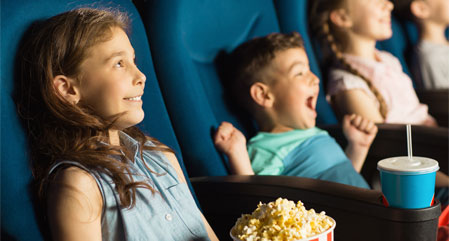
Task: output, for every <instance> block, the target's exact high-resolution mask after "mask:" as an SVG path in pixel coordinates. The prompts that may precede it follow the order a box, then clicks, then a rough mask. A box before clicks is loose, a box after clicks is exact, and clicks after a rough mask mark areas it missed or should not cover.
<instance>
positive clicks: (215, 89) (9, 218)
mask: <svg viewBox="0 0 450 241" xmlns="http://www.w3.org/2000/svg"><path fill="white" fill-rule="evenodd" d="M307 2H308V1H297V0H280V1H272V0H246V1H245V2H243V1H239V0H227V1H222V0H208V1H204V0H164V1H158V0H147V1H135V2H134V3H133V2H131V1H129V0H112V1H100V2H96V3H92V1H89V0H81V1H75V2H74V1H70V0H42V1H27V0H15V1H2V2H1V29H2V32H1V39H2V45H1V60H2V61H1V88H0V91H1V92H0V93H1V229H2V237H1V238H2V240H44V239H46V238H48V237H47V233H46V232H45V230H46V226H45V220H41V219H40V217H42V215H40V211H41V208H39V207H34V206H33V204H34V203H35V202H34V197H33V196H32V195H30V193H31V192H30V185H29V184H30V181H31V179H32V177H31V171H30V169H29V162H28V153H27V140H26V137H25V135H24V131H23V129H22V127H21V126H20V122H19V118H18V116H17V113H16V111H15V106H14V101H13V97H12V96H13V93H14V88H15V85H14V76H15V74H16V73H15V59H16V54H17V49H18V47H19V46H20V43H21V39H22V38H23V35H24V33H25V31H26V30H27V29H28V27H29V26H30V25H31V24H32V23H33V22H35V21H38V20H42V19H45V18H48V17H51V16H53V15H56V14H58V13H61V12H64V11H67V10H70V9H73V8H78V7H112V8H118V9H120V10H122V11H126V12H128V13H129V15H130V17H131V22H132V26H131V29H132V30H131V34H130V40H131V42H132V45H133V47H134V48H135V49H136V61H137V65H138V66H139V68H140V69H141V71H142V72H143V73H144V74H145V75H146V76H147V82H146V91H145V95H144V96H143V102H144V111H145V113H146V117H145V120H144V121H143V122H142V123H141V124H140V127H141V128H142V129H143V130H144V131H145V132H146V133H148V134H150V135H151V136H154V137H156V138H158V139H159V140H161V141H162V142H163V143H165V144H167V145H168V146H170V147H171V148H172V149H174V150H175V152H176V154H177V157H178V160H179V162H180V165H181V166H182V168H183V171H184V172H185V175H186V176H187V177H191V182H192V186H193V189H192V190H193V193H194V191H195V193H194V195H195V196H196V198H197V200H198V202H199V203H200V206H201V208H202V210H203V212H204V214H205V216H206V217H207V219H208V220H209V221H210V223H211V224H212V226H213V228H214V229H215V230H216V232H217V234H218V236H219V238H221V239H227V237H228V231H229V229H230V228H231V227H232V226H233V224H234V221H235V220H236V219H237V218H238V217H239V216H240V214H242V213H248V212H250V211H251V210H253V209H254V208H255V207H256V204H257V203H258V202H259V201H271V200H273V199H275V198H276V197H279V196H283V197H286V198H289V199H292V200H302V201H303V202H304V203H305V204H306V205H307V207H310V208H315V209H317V210H326V211H327V212H328V213H329V214H330V215H331V216H333V217H334V218H335V219H336V220H337V223H338V228H337V230H336V237H339V239H341V238H342V239H349V240H380V239H383V240H432V239H433V237H434V239H435V235H436V232H435V231H436V230H435V229H436V225H437V217H438V215H439V204H438V203H437V204H435V205H433V206H432V207H430V208H427V209H421V210H398V209H392V208H386V207H384V206H383V205H382V202H381V201H380V196H381V193H380V192H379V191H374V190H363V189H359V188H354V187H350V186H346V185H341V184H334V183H329V182H324V181H319V180H312V179H306V178H297V177H264V176H253V177H249V176H229V174H230V173H229V171H228V165H227V160H226V159H225V158H224V157H223V156H222V155H221V154H220V153H219V152H217V150H216V149H215V148H214V145H213V142H212V139H211V135H212V133H213V131H214V129H215V128H216V127H217V126H218V125H219V124H220V122H222V121H230V122H232V123H233V124H234V125H236V126H237V127H238V128H240V129H241V130H243V131H244V133H245V134H246V135H247V136H251V135H252V133H254V132H255V128H254V125H253V123H252V121H251V120H249V119H245V118H242V117H241V116H237V115H236V114H235V113H234V112H233V111H232V107H230V106H229V105H228V104H227V102H226V100H225V98H224V95H225V93H224V90H223V87H222V85H221V82H220V80H219V78H218V75H217V72H216V67H215V60H216V57H217V55H218V53H219V52H220V51H222V50H224V51H227V52H228V51H231V50H232V49H233V48H235V47H236V46H237V45H239V44H240V43H242V42H244V41H246V40H248V39H250V38H252V37H256V36H262V35H266V34H268V33H271V32H279V31H283V32H290V31H299V32H300V33H301V34H302V35H303V36H304V38H305V44H306V50H307V53H308V56H309V57H310V63H311V69H312V70H313V72H314V73H315V74H317V75H318V76H321V74H320V69H319V65H318V64H317V60H316V58H315V57H314V56H315V55H314V51H313V50H312V48H311V46H312V45H311V42H310V40H309V38H308V34H307V25H306V9H307ZM138 9H139V11H138ZM321 79H322V78H321ZM317 108H318V115H319V116H318V123H320V124H323V125H325V124H327V125H332V126H331V127H329V128H328V130H329V131H330V133H331V134H332V135H334V136H335V137H336V138H337V139H338V141H342V140H343V139H344V138H343V137H342V135H341V134H340V129H339V128H338V127H336V125H334V124H336V123H337V120H336V118H335V116H334V114H333V112H332V110H331V108H330V106H329V105H328V104H327V102H326V100H325V98H324V93H323V89H321V92H320V96H319V101H318V105H317ZM399 128H402V126H388V127H386V130H387V131H386V132H380V134H379V135H378V137H377V140H376V141H375V143H374V146H373V147H372V150H371V152H372V154H373V155H372V156H371V158H372V159H371V161H368V162H367V164H366V165H365V169H363V171H364V172H365V173H366V175H365V177H366V178H368V179H370V178H371V176H373V175H374V173H375V172H376V169H375V166H376V163H375V161H376V160H379V159H381V158H384V157H388V156H391V155H395V153H400V154H397V155H404V152H405V151H403V150H404V149H406V148H404V144H403V140H405V139H404V137H403V136H399V135H398V132H396V131H397V130H398V129H399ZM414 130H416V129H413V131H414ZM417 131H418V133H416V134H415V137H417V136H419V135H423V136H421V138H415V139H414V141H415V153H417V154H419V153H421V152H422V153H424V155H425V156H431V157H434V158H435V159H437V160H440V161H441V159H444V160H443V161H442V162H441V163H447V166H446V167H445V166H444V167H443V168H442V167H441V168H442V169H444V170H446V172H447V173H448V156H447V157H446V158H447V159H445V155H446V154H443V153H444V151H443V150H445V149H446V150H447V154H448V131H447V135H445V134H442V132H440V131H438V130H428V129H426V130H425V129H424V130H422V129H420V128H417ZM402 133H404V132H403V131H402ZM431 137H432V138H431ZM386 143H388V144H387V145H389V147H390V149H389V148H387V149H386V150H385V148H386ZM445 143H446V144H445ZM433 148H434V149H433ZM401 153H403V154H401ZM433 155H434V156H433ZM185 164H186V165H185ZM441 166H442V165H441ZM355 227H358V228H357V229H356V230H355ZM380 229H385V230H388V231H387V232H386V233H379V232H378V230H380ZM367 234H371V236H370V237H366V235H367ZM433 235H434V236H433Z"/></svg>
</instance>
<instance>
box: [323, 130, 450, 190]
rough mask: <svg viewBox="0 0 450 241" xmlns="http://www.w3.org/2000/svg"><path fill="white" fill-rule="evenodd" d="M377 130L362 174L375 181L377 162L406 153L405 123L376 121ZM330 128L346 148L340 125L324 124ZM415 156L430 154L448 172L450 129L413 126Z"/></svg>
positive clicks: (330, 131)
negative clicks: (449, 137)
mask: <svg viewBox="0 0 450 241" xmlns="http://www.w3.org/2000/svg"><path fill="white" fill-rule="evenodd" d="M377 126H378V133H377V136H376V138H375V140H374V142H373V143H372V146H371V147H370V150H369V153H368V155H367V158H366V161H365V163H364V166H363V168H362V170H361V174H362V175H363V176H364V178H365V179H366V180H367V181H368V182H369V183H372V181H373V180H374V179H376V178H377V177H378V170H377V163H378V161H379V160H381V159H384V158H388V157H394V156H406V155H408V152H407V144H406V126H405V125H402V124H377ZM321 128H322V129H324V130H326V131H328V133H329V134H330V135H331V136H333V137H334V138H335V139H336V141H337V142H338V143H339V144H340V145H341V146H342V147H343V148H345V146H346V144H347V140H346V139H345V136H344V134H343V132H342V128H341V127H340V126H338V125H329V126H321ZM411 132H412V142H413V155H415V156H423V157H429V158H433V159H435V160H437V161H438V162H439V167H440V171H442V172H444V173H446V174H447V175H448V163H449V149H448V147H449V140H448V134H449V132H448V128H444V127H427V126H416V125H413V126H412V127H411Z"/></svg>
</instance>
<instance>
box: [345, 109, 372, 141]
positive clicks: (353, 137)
mask: <svg viewBox="0 0 450 241" xmlns="http://www.w3.org/2000/svg"><path fill="white" fill-rule="evenodd" d="M343 132H344V135H345V137H346V138H347V140H348V142H349V143H348V144H349V145H353V146H355V147H356V146H359V147H366V148H369V147H370V145H371V144H372V142H373V140H374V139H375V136H376V134H377V132H378V128H377V126H376V125H375V123H374V122H372V121H370V120H368V119H365V118H364V117H362V116H360V115H356V114H352V115H345V116H344V121H343Z"/></svg>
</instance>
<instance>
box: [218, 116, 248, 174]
mask: <svg viewBox="0 0 450 241" xmlns="http://www.w3.org/2000/svg"><path fill="white" fill-rule="evenodd" d="M214 144H215V145H216V147H217V149H219V150H220V151H222V152H223V153H225V155H227V156H228V159H229V161H230V168H231V173H233V174H238V175H254V174H255V173H254V172H253V169H252V166H251V163H250V158H249V156H248V152H247V146H246V140H245V136H244V135H243V134H242V132H240V131H239V130H238V129H236V128H235V127H234V126H233V125H232V124H231V123H229V122H222V124H220V126H219V128H217V131H216V134H215V135H214Z"/></svg>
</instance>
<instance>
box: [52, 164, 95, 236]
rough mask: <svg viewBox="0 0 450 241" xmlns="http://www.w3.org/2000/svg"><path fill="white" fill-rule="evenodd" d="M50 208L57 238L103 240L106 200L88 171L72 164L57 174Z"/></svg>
mask: <svg viewBox="0 0 450 241" xmlns="http://www.w3.org/2000/svg"><path fill="white" fill-rule="evenodd" d="M47 207H48V208H47V214H48V221H49V225H50V230H51V234H52V237H53V240H80V241H84V240H99V241H101V240H102V231H101V216H102V215H101V214H102V208H103V199H102V195H101V194H100V190H99V188H98V186H97V182H96V181H95V180H94V178H93V177H92V176H91V175H90V174H89V173H87V172H86V171H84V170H82V169H80V168H78V167H69V168H67V169H64V170H61V171H60V172H59V173H57V174H56V177H55V179H54V180H53V181H52V182H51V183H50V185H49V188H48V196H47Z"/></svg>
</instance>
